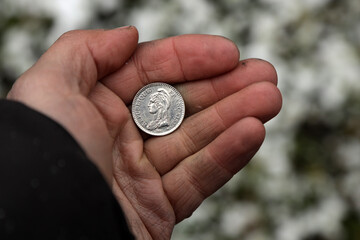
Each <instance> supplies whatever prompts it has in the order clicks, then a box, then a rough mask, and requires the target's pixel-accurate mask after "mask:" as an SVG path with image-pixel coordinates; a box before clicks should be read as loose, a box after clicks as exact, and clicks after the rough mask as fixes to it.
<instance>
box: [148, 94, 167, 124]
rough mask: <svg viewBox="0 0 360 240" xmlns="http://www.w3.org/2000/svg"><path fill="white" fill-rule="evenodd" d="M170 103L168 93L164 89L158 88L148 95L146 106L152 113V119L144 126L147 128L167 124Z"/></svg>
mask: <svg viewBox="0 0 360 240" xmlns="http://www.w3.org/2000/svg"><path fill="white" fill-rule="evenodd" d="M170 104H171V97H170V94H169V93H168V92H167V91H166V90H165V89H164V88H159V89H158V90H157V92H155V93H153V94H151V95H150V99H149V103H148V108H149V112H150V113H151V114H153V115H154V119H153V120H152V121H150V122H149V124H148V125H147V126H146V128H147V129H149V130H154V129H156V128H161V127H165V126H169V124H170V123H169V121H170V120H169V111H168V110H169V107H170Z"/></svg>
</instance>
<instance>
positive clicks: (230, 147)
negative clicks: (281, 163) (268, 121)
mask: <svg viewBox="0 0 360 240" xmlns="http://www.w3.org/2000/svg"><path fill="white" fill-rule="evenodd" d="M264 137H265V129H264V126H263V124H262V123H261V122H260V121H259V120H257V119H256V118H245V119H242V120H240V121H239V122H237V123H235V124H234V125H233V126H232V127H230V128H229V129H227V130H226V131H225V132H223V133H222V134H221V135H220V136H219V137H217V138H216V139H215V140H214V141H213V142H212V143H210V144H209V145H208V146H206V147H205V148H204V149H202V150H201V151H199V152H197V153H196V154H194V155H192V156H190V157H188V158H186V159H185V160H184V161H182V162H181V163H180V164H179V165H177V166H176V168H174V169H173V170H171V171H170V172H168V173H167V174H165V175H164V176H163V177H162V181H163V185H164V189H165V191H166V193H167V195H168V198H169V200H170V202H171V204H172V206H173V209H174V211H175V215H176V221H177V222H180V221H182V220H183V219H184V218H186V217H188V216H190V215H191V214H192V212H193V211H194V210H195V209H196V208H197V207H198V206H199V205H200V204H201V202H202V201H203V200H204V199H205V198H207V197H208V196H209V195H211V194H212V193H214V192H215V191H216V190H218V189H219V188H220V187H221V186H223V185H224V184H225V183H226V182H227V181H228V180H229V179H231V177H232V176H233V175H234V174H235V173H237V172H238V171H239V170H240V169H241V168H243V167H244V166H245V165H246V164H247V162H248V161H249V160H250V159H251V158H252V157H253V155H254V154H255V153H256V151H257V150H258V149H259V147H260V145H261V144H262V142H263V139H264Z"/></svg>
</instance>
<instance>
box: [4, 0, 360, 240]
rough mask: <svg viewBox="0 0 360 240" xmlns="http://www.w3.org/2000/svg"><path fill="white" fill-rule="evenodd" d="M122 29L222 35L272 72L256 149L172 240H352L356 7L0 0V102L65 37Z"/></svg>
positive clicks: (346, 2) (292, 0) (358, 137)
mask: <svg viewBox="0 0 360 240" xmlns="http://www.w3.org/2000/svg"><path fill="white" fill-rule="evenodd" d="M123 25H134V26H136V27H137V28H138V30H139V32H140V41H149V40H153V39H157V38H163V37H167V36H172V35H178V34H186V33H206V34H217V35H223V36H225V37H228V38H230V39H232V40H233V41H235V43H236V44H237V45H238V47H239V49H240V51H241V58H242V59H244V58H262V59H266V60H268V61H270V62H271V63H272V64H273V65H274V66H275V67H276V69H277V71H278V77H279V88H280V89H281V91H282V93H283V97H284V105H283V109H282V112H281V113H280V114H279V116H278V117H277V118H276V119H274V120H272V121H271V122H269V123H268V124H267V125H266V127H267V138H266V140H265V143H264V145H263V147H262V148H261V150H260V152H259V153H258V154H257V155H256V156H255V159H254V160H253V161H252V162H251V163H250V164H249V165H248V166H247V167H246V168H245V169H244V170H243V171H242V172H241V173H240V174H237V175H236V176H235V177H234V178H233V179H232V180H231V181H230V182H229V183H228V184H227V185H226V186H225V187H224V188H222V189H221V190H220V191H218V192H217V193H215V195H214V196H212V197H211V198H209V199H208V200H206V201H205V202H204V203H203V204H202V205H201V207H200V208H199V209H198V210H197V211H196V212H195V213H194V214H193V216H192V217H191V218H190V219H187V220H185V221H183V222H182V223H180V224H179V225H178V226H177V227H176V229H175V231H174V234H173V239H175V240H180V239H190V240H191V239H194V240H195V239H206V240H212V239H214V240H215V239H217V240H218V239H219V240H235V239H243V240H244V239H246V240H268V239H274V240H342V239H344V240H345V239H354V240H355V239H356V240H358V239H360V1H357V0H289V1H283V0H242V1H240V0H222V1H217V0H173V1H167V0H52V1H43V0H32V1H27V0H1V1H0V96H2V97H3V96H5V94H6V93H7V91H8V90H9V88H10V87H11V85H12V84H13V82H14V81H15V79H16V78H17V77H18V76H19V75H20V74H21V73H23V72H24V71H25V70H26V69H27V68H29V67H30V66H31V65H32V64H33V63H34V62H35V61H36V60H37V59H38V58H39V56H40V55H41V54H42V53H43V52H44V51H45V50H46V49H47V48H48V47H49V46H50V45H51V44H52V43H53V42H54V41H55V40H56V39H57V38H58V37H59V36H60V35H61V34H62V33H64V32H66V31H68V30H72V29H85V28H86V29H87V28H113V27H118V26H123ZM0 114H1V113H0Z"/></svg>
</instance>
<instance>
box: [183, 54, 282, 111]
mask: <svg viewBox="0 0 360 240" xmlns="http://www.w3.org/2000/svg"><path fill="white" fill-rule="evenodd" d="M256 82H270V83H273V84H274V85H277V73H276V70H275V68H274V67H273V65H271V64H270V63H269V62H267V61H264V60H261V59H246V60H242V61H240V62H239V64H238V66H237V67H236V68H234V69H233V70H232V71H230V72H228V73H226V74H223V75H220V76H216V77H214V78H211V79H207V80H202V81H193V82H186V83H181V84H177V85H176V88H177V89H178V90H179V92H180V93H181V95H182V96H183V97H184V99H186V115H187V116H189V115H192V114H194V113H197V112H199V111H201V110H203V109H205V108H207V107H209V106H211V105H212V104H214V103H215V102H218V101H220V100H221V99H224V98H225V97H227V96H229V95H231V94H233V93H235V92H238V91H240V90H241V89H243V88H245V87H247V86H249V85H251V84H253V83H256Z"/></svg>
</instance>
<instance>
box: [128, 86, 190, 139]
mask: <svg viewBox="0 0 360 240" xmlns="http://www.w3.org/2000/svg"><path fill="white" fill-rule="evenodd" d="M131 112H132V116H133V119H134V122H135V123H136V125H137V126H138V127H139V128H140V129H141V130H142V131H144V132H146V133H148V134H151V135H154V136H163V135H166V134H169V133H171V132H173V131H175V130H176V129H177V128H178V127H179V126H180V124H181V122H182V120H183V119H184V115H185V104H184V100H183V98H182V96H181V94H180V93H179V92H178V91H177V90H176V88H174V87H173V86H171V85H169V84H166V83H151V84H148V85H146V86H144V87H143V88H141V89H140V90H139V91H138V92H137V93H136V95H135V97H134V99H133V103H132V110H131Z"/></svg>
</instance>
